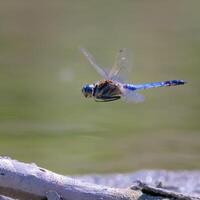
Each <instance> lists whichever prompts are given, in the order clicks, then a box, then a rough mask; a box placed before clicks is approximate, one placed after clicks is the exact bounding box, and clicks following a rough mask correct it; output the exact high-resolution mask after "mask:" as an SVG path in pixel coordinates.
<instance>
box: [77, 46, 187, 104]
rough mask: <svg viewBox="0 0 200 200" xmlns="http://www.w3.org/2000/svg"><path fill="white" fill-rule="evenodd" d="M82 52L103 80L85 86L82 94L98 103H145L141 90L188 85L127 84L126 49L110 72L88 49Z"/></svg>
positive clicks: (176, 81) (172, 82)
mask: <svg viewBox="0 0 200 200" xmlns="http://www.w3.org/2000/svg"><path fill="white" fill-rule="evenodd" d="M80 51H81V52H82V53H83V55H84V56H85V57H86V59H87V60H88V61H89V63H90V64H91V65H92V66H93V68H94V69H95V70H96V71H97V72H98V74H99V75H100V76H101V77H102V80H100V81H97V82H95V83H92V84H85V85H84V86H83V88H82V93H83V95H84V96H85V97H86V98H93V99H94V100H95V101H97V102H110V101H115V100H119V99H122V100H124V101H126V102H135V103H138V102H143V101H144V99H145V98H144V96H143V95H142V94H140V93H138V92H139V91H141V90H146V89H151V88H158V87H168V86H177V85H184V84H185V83H186V81H184V80H168V81H161V82H149V83H141V84H133V83H127V82H126V78H125V77H127V75H128V74H129V73H130V68H131V64H130V60H129V56H128V55H129V54H128V51H127V49H126V48H123V49H120V50H119V52H118V54H117V57H116V60H115V63H114V65H113V66H112V68H111V70H109V71H108V70H106V69H105V68H104V67H102V66H100V65H99V64H97V62H96V60H95V58H94V57H93V56H92V54H91V53H90V52H89V51H88V50H87V49H85V48H80Z"/></svg>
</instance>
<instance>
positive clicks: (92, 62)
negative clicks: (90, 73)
mask: <svg viewBox="0 0 200 200" xmlns="http://www.w3.org/2000/svg"><path fill="white" fill-rule="evenodd" d="M80 51H81V52H82V53H83V55H84V56H85V57H86V58H87V60H88V61H89V62H90V64H91V65H92V66H93V67H94V68H95V70H96V71H97V72H98V73H99V74H100V75H101V76H102V77H103V78H105V79H108V74H107V72H106V71H105V70H104V69H103V68H102V67H100V65H98V64H97V63H96V60H95V59H94V57H93V56H92V54H90V53H89V52H88V51H87V50H86V49H85V48H80Z"/></svg>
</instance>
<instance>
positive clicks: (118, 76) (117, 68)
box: [108, 48, 132, 82]
mask: <svg viewBox="0 0 200 200" xmlns="http://www.w3.org/2000/svg"><path fill="white" fill-rule="evenodd" d="M131 67H132V59H130V52H129V51H128V50H127V49H126V48H123V49H120V50H119V52H118V54H117V58H116V61H115V63H114V65H113V67H112V69H111V70H110V72H109V75H108V76H109V78H110V79H112V80H117V81H120V82H125V80H128V76H129V75H130V72H131Z"/></svg>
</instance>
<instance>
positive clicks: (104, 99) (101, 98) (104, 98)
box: [95, 96, 121, 102]
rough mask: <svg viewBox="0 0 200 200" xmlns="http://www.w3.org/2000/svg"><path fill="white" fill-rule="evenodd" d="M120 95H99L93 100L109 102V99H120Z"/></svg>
mask: <svg viewBox="0 0 200 200" xmlns="http://www.w3.org/2000/svg"><path fill="white" fill-rule="evenodd" d="M120 98H121V96H114V97H109V96H101V97H97V98H95V101H97V102H109V101H115V100H118V99H120Z"/></svg>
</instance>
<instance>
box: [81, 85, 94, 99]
mask: <svg viewBox="0 0 200 200" xmlns="http://www.w3.org/2000/svg"><path fill="white" fill-rule="evenodd" d="M94 87H95V86H94V84H86V85H84V86H83V88H82V93H83V95H84V96H85V97H92V96H93V91H94Z"/></svg>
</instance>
